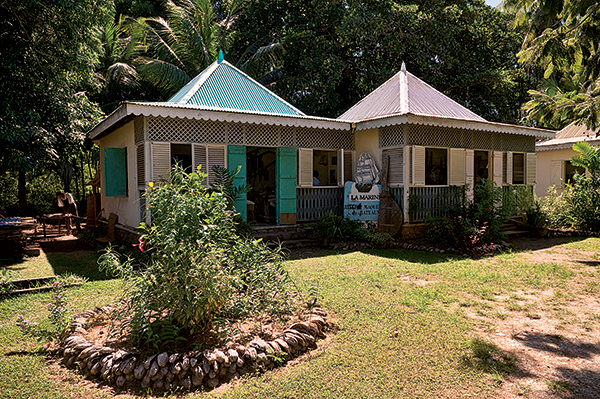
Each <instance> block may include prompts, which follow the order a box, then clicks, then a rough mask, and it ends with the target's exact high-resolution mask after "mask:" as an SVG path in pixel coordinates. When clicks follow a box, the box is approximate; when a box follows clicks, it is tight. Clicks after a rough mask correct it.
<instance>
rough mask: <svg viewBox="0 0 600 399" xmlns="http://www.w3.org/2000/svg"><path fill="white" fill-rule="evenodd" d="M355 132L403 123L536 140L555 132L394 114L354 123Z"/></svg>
mask: <svg viewBox="0 0 600 399" xmlns="http://www.w3.org/2000/svg"><path fill="white" fill-rule="evenodd" d="M355 123H356V130H365V129H373V128H380V127H385V126H392V125H398V124H405V123H414V124H418V125H432V126H441V127H453V128H461V129H468V130H481V131H490V132H499V133H507V134H518V135H524V136H533V137H536V138H541V139H542V138H543V139H548V138H554V135H555V132H554V131H552V130H547V129H539V128H533V127H526V126H518V125H511V124H507V123H499V122H488V121H474V120H468V119H459V118H449V117H440V116H437V115H416V114H396V115H385V116H381V117H377V118H371V119H367V120H361V121H355Z"/></svg>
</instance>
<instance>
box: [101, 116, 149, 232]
mask: <svg viewBox="0 0 600 399" xmlns="http://www.w3.org/2000/svg"><path fill="white" fill-rule="evenodd" d="M98 144H99V146H100V171H101V173H100V184H101V188H102V189H101V194H102V216H103V217H105V218H107V219H108V217H109V215H110V214H111V213H115V214H117V215H119V219H118V223H119V224H122V225H125V226H128V227H133V228H134V227H137V226H138V225H139V201H138V188H137V186H138V183H137V173H136V151H135V137H134V129H133V121H130V122H128V123H127V124H125V125H124V126H122V127H120V128H118V129H116V130H115V131H113V132H112V133H110V134H109V135H107V136H105V137H103V138H101V139H100V140H99V141H98ZM105 147H108V148H127V196H126V197H107V196H106V195H105V191H104V188H105V187H106V182H105V180H104V156H103V148H105Z"/></svg>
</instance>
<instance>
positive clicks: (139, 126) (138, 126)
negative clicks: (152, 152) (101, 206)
mask: <svg viewBox="0 0 600 399" xmlns="http://www.w3.org/2000/svg"><path fill="white" fill-rule="evenodd" d="M133 131H134V137H135V142H136V143H139V142H141V141H144V117H143V116H137V117H135V119H134V120H133Z"/></svg>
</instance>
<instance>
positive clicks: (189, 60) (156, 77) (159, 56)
mask: <svg viewBox="0 0 600 399" xmlns="http://www.w3.org/2000/svg"><path fill="white" fill-rule="evenodd" d="M166 9H167V16H166V18H167V19H164V18H160V17H159V18H142V19H139V20H138V25H139V27H140V28H141V29H143V30H144V32H145V35H144V39H143V43H142V44H143V47H144V50H145V53H146V56H144V57H142V58H139V59H138V62H140V66H139V68H138V72H139V74H140V76H141V77H142V79H144V80H146V81H148V82H150V83H151V84H153V85H154V86H155V87H157V88H158V90H159V91H160V92H161V94H162V95H163V96H164V97H169V96H171V95H172V94H174V93H175V92H176V91H177V90H179V89H180V88H181V87H183V86H184V85H185V84H186V83H188V82H189V81H190V80H191V79H192V78H193V77H195V76H196V75H198V74H199V73H200V72H202V71H203V70H204V69H205V68H206V67H207V66H208V65H210V64H211V63H212V62H213V61H214V60H216V59H217V56H218V53H219V50H221V49H222V50H224V51H227V49H228V48H229V47H230V46H231V41H232V38H233V34H234V24H235V20H236V19H237V17H238V16H239V15H240V14H241V12H242V1H241V0H230V1H223V2H220V3H219V4H218V7H217V6H216V5H215V4H213V2H212V1H211V0H168V1H167V5H166ZM280 50H281V45H280V44H279V43H267V44H262V43H255V44H253V45H251V46H249V47H248V49H247V50H246V52H244V54H243V55H242V56H241V57H240V59H239V60H237V62H236V63H235V64H236V65H237V66H238V67H239V68H240V69H242V70H244V71H246V72H247V73H248V74H249V75H251V76H253V77H254V78H256V79H259V80H260V79H261V78H264V79H266V80H270V81H272V80H273V79H275V78H276V76H277V75H278V74H277V70H278V68H277V67H278V62H277V60H278V54H279V52H280Z"/></svg>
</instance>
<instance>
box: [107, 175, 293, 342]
mask: <svg viewBox="0 0 600 399" xmlns="http://www.w3.org/2000/svg"><path fill="white" fill-rule="evenodd" d="M205 177H206V175H205V174H201V173H191V174H187V173H185V172H184V171H183V170H182V169H181V168H180V167H175V168H174V169H173V171H172V173H171V181H170V183H168V184H163V185H153V184H150V185H149V186H150V187H149V188H148V190H147V192H146V194H145V197H146V204H147V205H146V206H147V210H148V211H149V212H150V214H151V216H152V224H151V225H149V226H148V225H144V224H142V225H141V226H140V227H141V228H142V229H143V231H144V234H143V236H142V237H141V238H140V250H142V251H143V252H144V254H145V257H144V258H141V259H140V260H139V261H138V262H134V261H133V260H132V259H131V258H124V257H123V256H121V255H119V254H118V253H116V252H115V251H114V250H113V249H111V248H109V249H108V250H107V251H106V253H104V254H103V255H102V256H101V257H100V260H99V263H100V266H101V268H103V269H107V270H109V271H111V272H113V273H114V274H116V275H119V276H122V277H124V278H125V279H126V281H128V282H129V284H128V286H127V288H128V289H127V291H126V304H127V307H126V308H125V309H124V312H123V314H122V315H121V316H122V318H123V320H124V321H126V322H127V323H126V324H125V327H127V328H128V329H129V332H130V333H131V336H132V338H133V340H134V341H136V342H138V343H139V344H145V345H148V346H152V345H153V346H158V345H161V344H165V343H170V342H176V341H178V340H183V339H187V338H189V337H191V336H193V335H196V334H203V333H205V332H207V331H209V330H210V329H211V328H212V327H213V323H214V321H215V319H216V318H218V317H229V316H231V317H233V316H235V317H239V316H243V315H247V314H251V313H255V312H262V311H268V312H270V313H272V314H277V313H285V312H288V311H289V310H290V305H291V302H290V301H291V300H290V296H289V295H288V294H287V287H288V285H289V283H290V280H289V277H288V274H287V272H286V271H285V270H284V268H283V264H282V257H281V255H280V253H279V252H277V251H275V252H274V251H271V250H269V249H268V248H267V247H266V246H265V245H264V244H262V243H261V242H259V241H256V240H249V239H246V238H242V237H240V236H238V235H237V234H236V233H235V227H234V214H233V212H232V211H230V210H229V209H228V199H227V198H225V196H224V195H223V194H221V193H218V192H213V193H210V192H209V191H208V190H207V189H206V188H204V187H203V186H202V181H203V179H204V178H205Z"/></svg>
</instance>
